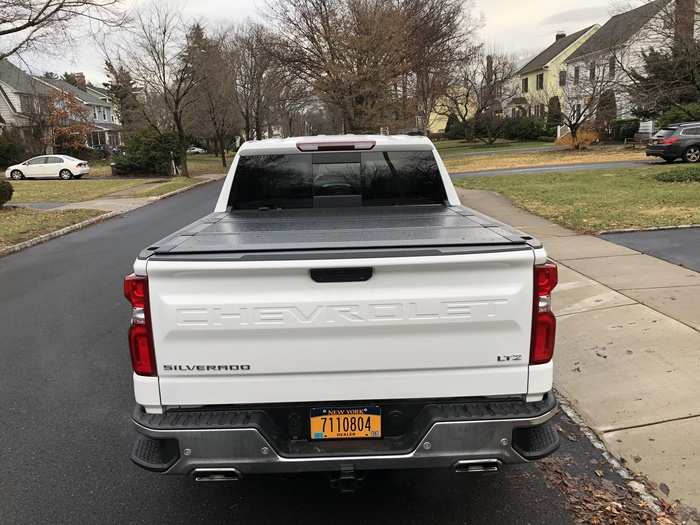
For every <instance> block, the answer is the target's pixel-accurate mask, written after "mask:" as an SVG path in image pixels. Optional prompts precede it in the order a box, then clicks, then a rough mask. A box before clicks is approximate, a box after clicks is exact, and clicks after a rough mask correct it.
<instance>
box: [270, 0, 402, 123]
mask: <svg viewBox="0 0 700 525" xmlns="http://www.w3.org/2000/svg"><path fill="white" fill-rule="evenodd" d="M271 10H272V13H273V16H274V20H275V22H276V26H275V34H276V36H277V38H278V42H277V44H276V45H275V47H274V52H275V53H276V55H277V56H278V58H279V60H280V62H284V63H286V64H287V66H288V67H289V68H290V69H291V70H292V71H294V73H295V74H296V75H297V76H298V77H299V78H301V79H302V80H303V81H304V82H306V83H307V84H308V85H309V86H312V87H313V89H314V90H315V92H316V94H317V95H318V96H319V98H320V99H321V100H322V101H323V102H324V103H326V104H330V105H332V106H334V107H335V108H336V109H337V111H338V112H339V114H340V115H341V117H342V121H343V122H342V123H343V128H344V130H345V131H346V132H364V131H369V130H376V129H377V127H378V125H379V123H380V122H381V121H382V120H383V119H385V118H387V117H388V115H387V113H390V112H392V110H393V109H394V108H392V107H390V106H391V105H390V104H388V101H389V95H390V94H391V92H392V87H393V88H394V89H395V90H399V89H400V88H401V86H400V85H397V83H396V82H395V81H397V80H399V79H400V78H401V76H402V75H403V74H406V73H408V70H409V69H410V67H409V65H408V64H409V62H408V60H407V56H406V55H407V53H406V51H407V45H406V38H407V34H406V32H405V31H404V29H405V28H406V24H405V19H406V18H405V13H404V12H403V11H402V9H401V5H400V2H391V1H386V0H353V1H350V0H276V1H275V3H274V4H272V5H271Z"/></svg>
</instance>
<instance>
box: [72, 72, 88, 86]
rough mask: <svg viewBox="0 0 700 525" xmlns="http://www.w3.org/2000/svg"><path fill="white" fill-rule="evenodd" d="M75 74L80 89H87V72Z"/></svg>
mask: <svg viewBox="0 0 700 525" xmlns="http://www.w3.org/2000/svg"><path fill="white" fill-rule="evenodd" d="M73 76H74V77H75V83H76V84H77V85H78V87H79V88H80V89H85V87H86V82H85V73H73Z"/></svg>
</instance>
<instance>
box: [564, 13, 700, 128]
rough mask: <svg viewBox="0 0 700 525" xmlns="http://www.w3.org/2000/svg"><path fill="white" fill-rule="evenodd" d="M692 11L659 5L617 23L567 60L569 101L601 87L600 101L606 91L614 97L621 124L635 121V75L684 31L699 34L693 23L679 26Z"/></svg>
mask: <svg viewBox="0 0 700 525" xmlns="http://www.w3.org/2000/svg"><path fill="white" fill-rule="evenodd" d="M688 10H690V13H693V14H694V13H695V0H654V1H653V2H650V3H647V4H644V5H642V6H640V7H638V8H637V9H633V10H631V11H627V12H625V13H621V14H619V15H616V16H614V17H612V18H611V19H610V20H609V21H608V22H607V23H606V24H605V25H603V26H602V27H601V28H600V29H599V30H598V31H597V32H596V33H595V34H594V35H593V36H592V37H591V38H589V39H588V40H587V41H586V42H585V43H584V44H583V45H582V46H581V47H579V48H578V49H577V50H576V51H575V52H574V53H573V54H571V56H569V58H568V59H567V61H566V67H567V72H568V73H567V86H566V89H567V95H568V96H569V97H570V98H571V99H575V98H576V97H581V96H583V95H581V93H582V92H585V88H584V89H581V88H580V86H581V85H586V84H587V85H589V86H592V90H594V88H595V87H596V86H597V88H598V92H596V93H595V96H600V95H601V94H602V93H601V92H600V91H602V90H605V91H607V92H610V93H612V94H614V100H615V108H616V112H617V117H618V118H632V117H633V114H632V113H633V110H634V106H633V103H632V101H631V100H630V97H629V95H628V93H627V91H628V90H627V89H626V86H628V85H629V80H630V72H631V71H634V70H636V71H638V72H641V71H643V68H644V61H643V53H644V52H645V51H648V50H649V49H650V48H660V47H667V46H669V45H671V44H672V42H673V39H674V38H678V37H679V32H680V31H691V32H692V31H694V24H693V23H692V22H691V23H690V25H688V24H685V23H683V22H679V20H681V19H680V18H679V17H678V15H679V14H682V13H684V12H687V11H688ZM691 20H692V16H691ZM649 131H651V130H649Z"/></svg>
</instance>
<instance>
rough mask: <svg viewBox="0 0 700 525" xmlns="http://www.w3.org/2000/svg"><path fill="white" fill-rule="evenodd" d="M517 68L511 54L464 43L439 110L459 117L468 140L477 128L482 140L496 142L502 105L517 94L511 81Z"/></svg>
mask: <svg viewBox="0 0 700 525" xmlns="http://www.w3.org/2000/svg"><path fill="white" fill-rule="evenodd" d="M515 71H516V67H515V62H514V61H513V60H512V59H511V58H510V57H509V56H508V55H505V54H502V53H501V54H499V53H496V52H495V51H494V52H488V51H486V50H485V49H484V47H483V46H482V45H480V44H474V43H472V44H469V45H467V46H465V47H464V48H463V49H462V51H461V52H460V58H459V62H458V63H457V65H456V67H455V68H454V69H453V71H452V73H451V76H450V77H449V87H448V89H447V91H446V93H445V94H444V95H443V96H442V97H441V99H440V101H439V102H438V105H437V110H436V111H437V112H438V113H439V114H441V115H444V116H448V117H449V116H452V118H456V119H457V120H458V121H459V122H460V123H461V124H462V127H463V129H464V137H465V139H466V138H470V136H471V135H472V134H473V133H474V132H475V131H478V133H477V135H478V136H479V138H480V139H481V140H482V141H484V142H486V143H488V144H493V143H494V142H495V141H496V139H498V133H497V130H498V128H500V123H501V118H502V107H503V105H504V104H507V103H508V102H510V101H511V100H512V99H513V98H514V97H515V96H516V95H517V93H518V91H517V89H516V87H515V85H514V84H513V81H512V80H513V77H514V75H515ZM472 125H473V126H472Z"/></svg>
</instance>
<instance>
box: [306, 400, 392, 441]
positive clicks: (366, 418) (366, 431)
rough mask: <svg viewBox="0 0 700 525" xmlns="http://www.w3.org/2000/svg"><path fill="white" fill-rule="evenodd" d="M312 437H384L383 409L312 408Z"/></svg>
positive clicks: (373, 407) (374, 407) (316, 438)
mask: <svg viewBox="0 0 700 525" xmlns="http://www.w3.org/2000/svg"><path fill="white" fill-rule="evenodd" d="M310 418H311V439H315V440H318V439H372V438H375V439H376V438H380V437H382V410H381V408H379V407H377V406H372V407H358V408H312V409H311V413H310Z"/></svg>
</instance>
